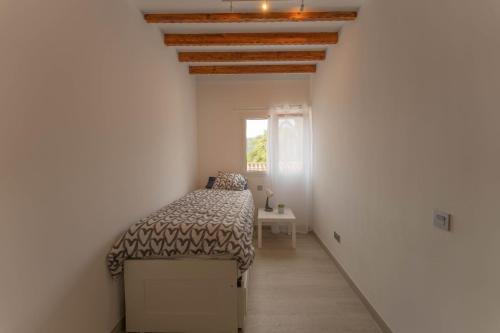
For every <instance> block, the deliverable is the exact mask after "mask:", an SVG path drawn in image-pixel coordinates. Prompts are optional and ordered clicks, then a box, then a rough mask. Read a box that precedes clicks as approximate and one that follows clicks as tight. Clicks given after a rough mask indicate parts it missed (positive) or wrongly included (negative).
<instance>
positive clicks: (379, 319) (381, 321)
mask: <svg viewBox="0 0 500 333" xmlns="http://www.w3.org/2000/svg"><path fill="white" fill-rule="evenodd" d="M311 233H312V234H313V235H314V237H316V239H317V240H318V242H319V244H320V245H321V247H323V249H324V250H325V251H326V253H327V254H328V255H329V256H330V258H331V259H332V260H333V262H334V263H335V265H336V266H337V268H338V269H339V271H340V273H341V274H342V275H343V276H344V278H345V279H346V280H347V283H349V285H350V286H351V288H352V289H353V290H354V292H355V293H356V294H357V295H358V296H359V298H360V299H361V301H362V302H363V304H364V305H365V306H366V308H367V309H368V311H369V312H370V314H371V315H372V317H373V319H374V320H375V321H376V322H377V324H378V326H379V327H380V329H381V330H382V332H383V333H392V330H391V328H390V327H389V326H388V325H387V323H386V322H385V321H384V319H383V318H382V317H381V316H380V315H379V313H378V312H377V310H375V308H374V307H373V306H372V305H371V303H370V302H369V301H368V299H367V298H366V297H365V295H363V293H362V292H361V290H360V289H359V288H358V286H357V285H356V284H355V283H354V281H353V280H352V279H351V277H350V276H349V274H347V271H346V270H345V269H344V267H343V266H342V265H341V264H340V262H339V261H338V260H337V258H335V256H334V255H333V254H332V253H331V252H330V250H329V249H328V248H327V247H326V245H325V243H323V241H322V240H321V239H320V238H319V237H318V235H316V233H315V232H314V230H312V231H311Z"/></svg>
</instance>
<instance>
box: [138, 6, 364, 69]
mask: <svg viewBox="0 0 500 333" xmlns="http://www.w3.org/2000/svg"><path fill="white" fill-rule="evenodd" d="M364 1H365V0H305V10H306V11H334V10H357V9H359V8H360V7H361V6H362V4H363V2H364ZM133 2H134V3H135V4H136V5H137V8H138V9H139V10H140V11H141V12H143V13H162V12H163V13H197V12H198V13H215V12H229V3H228V2H223V1H222V0H133ZM260 4H261V1H252V2H246V1H245V2H238V1H234V2H233V11H234V12H257V11H260ZM269 5H270V11H298V10H299V9H300V0H280V1H274V0H272V1H271V2H269ZM354 22H355V21H354ZM345 24H352V22H351V23H349V22H271V23H208V24H200V23H183V24H155V25H156V26H157V27H158V29H160V30H161V31H162V32H164V33H231V32H322V31H325V32H334V31H340V30H341V28H342V26H343V25H345ZM324 49H327V46H324V45H316V46H315V45H297V46H291V45H284V46H236V47H235V46H211V47H203V46H201V47H200V46H193V47H191V46H188V47H180V48H177V50H179V51H217V50H223V51H246V50H269V51H271V50H272V51H288V50H324ZM216 64H218V65H221V63H216ZM240 64H242V63H240ZM244 64H251V63H244ZM273 64H281V63H277V62H273ZM193 65H196V64H193ZM203 65H214V64H212V63H203Z"/></svg>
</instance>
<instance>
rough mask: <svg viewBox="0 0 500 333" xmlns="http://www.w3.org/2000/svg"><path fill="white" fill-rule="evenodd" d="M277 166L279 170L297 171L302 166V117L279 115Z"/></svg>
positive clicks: (286, 171)
mask: <svg viewBox="0 0 500 333" xmlns="http://www.w3.org/2000/svg"><path fill="white" fill-rule="evenodd" d="M278 132H279V137H278V167H279V171H280V172H284V173H297V172H302V170H303V168H304V117H303V116H302V115H300V116H296V115H280V116H279V119H278Z"/></svg>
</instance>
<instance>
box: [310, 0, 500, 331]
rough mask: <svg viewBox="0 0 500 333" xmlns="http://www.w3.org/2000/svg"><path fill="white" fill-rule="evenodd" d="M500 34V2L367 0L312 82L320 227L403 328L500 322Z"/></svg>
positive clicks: (485, 326) (497, 325) (475, 327)
mask: <svg viewBox="0 0 500 333" xmlns="http://www.w3.org/2000/svg"><path fill="white" fill-rule="evenodd" d="M499 31H500V2H498V1H496V0H481V1H465V0H442V1H401V0H379V1H366V5H365V6H364V7H363V8H362V10H361V13H360V17H359V20H357V21H356V22H354V23H352V24H350V25H349V26H348V27H347V28H345V29H344V30H343V32H342V34H341V39H340V40H341V43H340V45H338V46H336V47H333V48H332V49H331V50H330V52H329V55H328V59H327V61H326V63H324V64H323V65H321V66H320V68H319V73H318V74H317V75H316V77H315V79H314V82H313V85H312V104H313V112H314V140H315V147H316V149H315V152H314V156H315V161H314V166H315V170H314V185H313V186H314V215H315V219H314V229H315V231H316V232H317V233H318V234H319V236H320V237H321V239H322V240H323V241H324V242H325V243H326V244H327V245H328V247H329V248H330V250H331V251H332V252H333V254H334V255H335V256H336V257H337V258H338V259H339V260H340V262H341V263H342V264H343V265H344V267H345V268H346V269H347V271H348V273H349V274H350V275H351V276H352V278H353V279H354V280H355V282H356V283H357V284H358V286H359V287H360V288H361V290H362V291H363V292H364V293H365V294H366V296H367V297H368V299H369V300H370V301H371V302H372V304H373V305H374V306H375V308H376V309H377V310H378V311H379V312H380V314H381V315H382V317H383V318H384V319H385V320H386V321H387V323H388V324H389V326H390V327H391V328H392V330H393V331H394V332H401V333H421V332H428V333H438V332H439V333H450V332H453V333H470V332H481V333H495V332H498V331H499V329H500V316H499V309H500V286H499V283H498V282H499V281H500V265H499V264H498V258H497V256H498V253H500V242H499V240H500V223H499V214H498V206H499V198H500V190H499V189H500V176H499V170H500V94H499V87H500V62H499V59H500V42H499V41H500V40H499V37H498V32H499ZM435 208H440V209H443V210H446V211H448V212H450V213H452V214H453V230H452V232H451V233H447V232H444V231H441V230H439V229H436V228H434V227H433V226H432V212H433V209H435ZM334 230H336V231H338V232H339V233H340V234H341V236H342V244H341V245H339V244H337V243H335V242H334V241H333V231H334Z"/></svg>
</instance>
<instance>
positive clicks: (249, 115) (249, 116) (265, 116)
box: [242, 110, 270, 175]
mask: <svg viewBox="0 0 500 333" xmlns="http://www.w3.org/2000/svg"><path fill="white" fill-rule="evenodd" d="M245 113H246V114H244V115H243V117H242V123H243V170H245V174H247V175H267V174H268V173H269V166H270V164H269V158H270V152H269V149H270V146H269V130H270V117H269V113H268V112H267V110H261V111H260V112H259V111H253V112H245ZM247 120H267V163H266V171H248V169H247Z"/></svg>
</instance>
